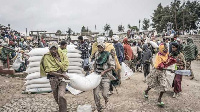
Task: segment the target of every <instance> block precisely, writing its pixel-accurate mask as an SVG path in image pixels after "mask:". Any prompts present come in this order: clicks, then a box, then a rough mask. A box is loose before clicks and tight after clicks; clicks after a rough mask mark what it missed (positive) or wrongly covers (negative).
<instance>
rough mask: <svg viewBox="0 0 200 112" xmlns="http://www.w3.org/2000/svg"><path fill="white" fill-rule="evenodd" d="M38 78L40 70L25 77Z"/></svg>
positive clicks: (28, 78)
mask: <svg viewBox="0 0 200 112" xmlns="http://www.w3.org/2000/svg"><path fill="white" fill-rule="evenodd" d="M38 78H40V72H35V73H31V74H28V75H27V76H26V78H25V79H26V80H31V79H38Z"/></svg>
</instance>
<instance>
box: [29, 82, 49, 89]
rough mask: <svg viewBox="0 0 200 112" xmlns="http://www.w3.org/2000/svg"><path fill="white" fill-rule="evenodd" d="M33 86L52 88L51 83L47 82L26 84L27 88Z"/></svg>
mask: <svg viewBox="0 0 200 112" xmlns="http://www.w3.org/2000/svg"><path fill="white" fill-rule="evenodd" d="M33 88H51V85H50V83H46V84H30V85H27V86H26V89H27V90H28V89H33Z"/></svg>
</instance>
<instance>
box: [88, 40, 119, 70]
mask: <svg viewBox="0 0 200 112" xmlns="http://www.w3.org/2000/svg"><path fill="white" fill-rule="evenodd" d="M97 50H98V47H97V42H95V43H94V44H93V45H92V53H91V57H92V56H93V55H94V54H95V53H96V52H97ZM112 50H114V55H115V64H116V65H115V66H116V67H115V68H116V69H115V70H116V71H117V70H120V69H121V66H120V64H119V61H118V59H117V55H116V52H115V47H114V46H113V44H112V43H106V47H105V51H108V52H110V53H111V51H112ZM111 54H112V53H111Z"/></svg>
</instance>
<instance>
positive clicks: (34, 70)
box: [25, 67, 40, 74]
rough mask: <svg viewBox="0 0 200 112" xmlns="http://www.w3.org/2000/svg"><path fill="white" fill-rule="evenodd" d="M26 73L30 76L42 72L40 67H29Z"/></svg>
mask: <svg viewBox="0 0 200 112" xmlns="http://www.w3.org/2000/svg"><path fill="white" fill-rule="evenodd" d="M25 72H26V73H28V74H31V73H34V72H40V67H29V68H28V69H27V70H26V71H25Z"/></svg>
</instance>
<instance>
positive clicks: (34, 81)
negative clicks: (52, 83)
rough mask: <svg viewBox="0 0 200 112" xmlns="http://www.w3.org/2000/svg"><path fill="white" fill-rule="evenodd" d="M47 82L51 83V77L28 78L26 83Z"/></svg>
mask: <svg viewBox="0 0 200 112" xmlns="http://www.w3.org/2000/svg"><path fill="white" fill-rule="evenodd" d="M45 83H49V79H47V77H42V78H38V79H32V80H27V81H26V83H25V84H24V85H30V84H45Z"/></svg>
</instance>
